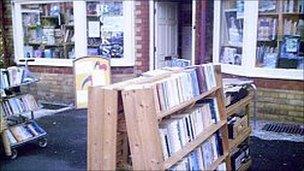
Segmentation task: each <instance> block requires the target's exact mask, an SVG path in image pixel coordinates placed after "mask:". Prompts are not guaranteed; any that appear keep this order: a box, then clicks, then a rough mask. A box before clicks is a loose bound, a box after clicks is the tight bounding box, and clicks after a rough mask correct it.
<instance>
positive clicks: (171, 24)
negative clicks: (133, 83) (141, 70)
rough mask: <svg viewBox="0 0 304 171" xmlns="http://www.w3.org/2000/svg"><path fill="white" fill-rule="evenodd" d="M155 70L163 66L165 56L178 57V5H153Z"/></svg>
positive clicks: (166, 3)
mask: <svg viewBox="0 0 304 171" xmlns="http://www.w3.org/2000/svg"><path fill="white" fill-rule="evenodd" d="M155 8H156V9H155V53H154V54H155V57H154V59H155V61H154V64H155V68H160V67H162V66H165V57H166V56H177V55H178V3H175V2H156V4H155Z"/></svg>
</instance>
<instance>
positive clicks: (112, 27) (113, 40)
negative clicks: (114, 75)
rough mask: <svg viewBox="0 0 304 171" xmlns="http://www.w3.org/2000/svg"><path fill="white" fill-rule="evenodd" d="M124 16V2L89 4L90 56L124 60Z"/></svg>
mask: <svg viewBox="0 0 304 171" xmlns="http://www.w3.org/2000/svg"><path fill="white" fill-rule="evenodd" d="M123 14H124V12H123V2H122V1H96V2H88V3H87V18H88V19H87V21H88V55H102V56H104V57H108V58H123V55H124V31H123V28H124V15H123Z"/></svg>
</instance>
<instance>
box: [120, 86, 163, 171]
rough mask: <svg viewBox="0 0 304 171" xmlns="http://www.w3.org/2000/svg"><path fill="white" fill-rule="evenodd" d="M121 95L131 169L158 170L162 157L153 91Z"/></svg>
mask: <svg viewBox="0 0 304 171" xmlns="http://www.w3.org/2000/svg"><path fill="white" fill-rule="evenodd" d="M122 95H123V103H124V110H125V116H126V124H127V132H128V138H129V144H130V149H131V156H132V164H133V169H134V170H160V169H161V162H162V160H163V159H162V158H163V156H162V146H161V141H160V137H159V132H158V122H157V118H156V109H155V103H154V102H155V101H154V96H153V90H152V89H140V90H128V91H123V92H122Z"/></svg>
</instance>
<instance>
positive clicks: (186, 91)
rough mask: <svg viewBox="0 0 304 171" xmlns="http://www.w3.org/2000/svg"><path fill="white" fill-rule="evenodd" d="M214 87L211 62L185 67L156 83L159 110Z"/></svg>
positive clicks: (166, 108)
mask: <svg viewBox="0 0 304 171" xmlns="http://www.w3.org/2000/svg"><path fill="white" fill-rule="evenodd" d="M214 87H216V80H215V73H214V67H213V65H212V64H206V65H200V66H195V67H191V68H188V69H185V70H183V72H180V73H175V74H172V75H171V76H170V77H169V78H166V79H162V80H161V81H159V82H157V83H156V89H157V97H158V102H159V104H158V105H159V108H160V110H161V111H163V110H168V109H171V108H173V107H175V106H177V105H179V104H181V103H183V102H185V101H188V100H191V99H193V98H194V97H197V96H199V95H200V94H202V93H204V92H207V91H209V90H211V89H212V88H214Z"/></svg>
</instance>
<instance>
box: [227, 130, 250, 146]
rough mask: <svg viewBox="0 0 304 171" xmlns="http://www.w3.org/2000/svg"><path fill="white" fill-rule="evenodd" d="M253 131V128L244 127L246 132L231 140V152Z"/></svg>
mask: <svg viewBox="0 0 304 171" xmlns="http://www.w3.org/2000/svg"><path fill="white" fill-rule="evenodd" d="M250 133H251V128H250V127H247V128H245V129H244V132H243V133H242V134H241V135H240V136H238V137H236V138H235V139H234V140H229V149H230V152H232V150H233V149H235V148H236V147H237V146H238V145H240V144H241V143H242V142H243V141H245V140H246V139H247V138H248V137H249V136H250Z"/></svg>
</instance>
